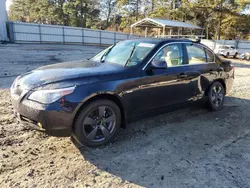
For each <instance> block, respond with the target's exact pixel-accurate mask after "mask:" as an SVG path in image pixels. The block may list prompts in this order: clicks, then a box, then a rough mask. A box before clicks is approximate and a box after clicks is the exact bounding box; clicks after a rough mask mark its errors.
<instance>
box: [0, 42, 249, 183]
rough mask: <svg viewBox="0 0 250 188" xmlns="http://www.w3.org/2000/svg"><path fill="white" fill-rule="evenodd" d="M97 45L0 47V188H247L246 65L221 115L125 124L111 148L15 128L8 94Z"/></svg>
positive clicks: (203, 112)
mask: <svg viewBox="0 0 250 188" xmlns="http://www.w3.org/2000/svg"><path fill="white" fill-rule="evenodd" d="M99 50H100V48H95V47H83V46H59V45H58V46H56V45H51V46H50V45H42V46H39V45H12V46H0V65H1V70H0V76H1V77H0V79H1V82H0V88H1V89H0V187H3V188H5V187H115V188H117V187H171V188H172V187H213V188H214V187H225V188H226V187H227V188H228V187H244V188H245V187H250V147H249V145H250V114H249V109H250V92H249V89H250V63H249V62H244V61H239V60H234V65H235V66H236V79H235V83H234V87H233V89H232V91H231V93H230V94H229V95H228V96H227V98H226V101H225V106H224V108H223V109H222V110H220V111H218V112H210V111H208V110H207V109H205V108H201V107H191V108H188V109H183V110H179V111H175V112H171V113H166V114H162V115H159V116H156V117H152V118H148V119H143V120H140V121H137V122H135V123H132V124H129V126H128V129H127V130H123V131H122V132H121V133H120V135H119V136H118V138H117V139H116V140H115V141H114V142H113V143H112V144H110V145H108V146H104V147H102V148H98V149H89V148H82V149H81V150H78V149H77V148H76V147H75V146H74V144H73V143H72V142H71V141H70V139H69V138H56V137H50V136H47V135H45V134H43V133H40V132H37V131H33V130H29V129H27V128H25V127H23V126H22V125H21V124H18V123H17V121H16V119H15V118H14V115H13V114H12V106H11V103H10V94H9V90H8V89H7V88H8V87H9V86H10V83H11V82H12V81H13V78H14V77H13V76H16V75H17V74H20V73H23V72H24V71H26V70H30V69H33V68H35V67H37V66H40V65H43V64H49V63H55V62H61V61H64V60H74V59H78V58H87V56H91V55H92V53H96V52H98V51H99Z"/></svg>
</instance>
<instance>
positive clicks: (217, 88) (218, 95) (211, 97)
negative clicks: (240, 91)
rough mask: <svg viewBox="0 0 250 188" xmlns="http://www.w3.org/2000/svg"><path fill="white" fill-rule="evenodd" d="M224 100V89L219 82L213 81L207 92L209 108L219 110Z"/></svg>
mask: <svg viewBox="0 0 250 188" xmlns="http://www.w3.org/2000/svg"><path fill="white" fill-rule="evenodd" d="M224 99H225V89H224V87H223V85H222V84H221V83H220V82H218V81H215V82H214V83H213V84H212V85H211V86H210V87H209V90H208V105H209V108H210V109H212V110H214V111H216V110H219V109H220V108H221V107H222V106H223V104H224Z"/></svg>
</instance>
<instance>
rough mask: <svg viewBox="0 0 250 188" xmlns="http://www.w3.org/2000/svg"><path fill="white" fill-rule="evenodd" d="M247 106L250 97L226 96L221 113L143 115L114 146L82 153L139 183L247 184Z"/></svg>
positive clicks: (193, 111)
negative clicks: (146, 116) (145, 117)
mask: <svg viewBox="0 0 250 188" xmlns="http://www.w3.org/2000/svg"><path fill="white" fill-rule="evenodd" d="M249 107H250V101H249V100H245V99H239V98H233V97H227V99H226V103H225V107H224V108H223V109H222V110H220V111H218V112H210V111H208V110H206V109H204V108H200V107H192V108H188V109H184V110H179V111H175V112H171V113H166V114H162V115H159V116H156V117H152V118H149V119H144V120H141V121H138V122H136V123H132V124H130V125H129V128H128V129H127V130H126V131H122V132H121V133H120V135H119V137H118V138H117V139H116V140H115V141H114V142H113V143H112V144H111V145H109V146H105V147H103V148H99V149H88V148H81V149H80V151H81V153H82V155H83V156H84V158H85V159H86V160H88V161H89V162H90V163H92V164H94V165H95V166H97V167H98V168H99V169H101V170H104V171H107V172H109V173H111V174H113V175H115V176H118V177H120V178H121V179H122V180H124V181H125V180H127V181H129V182H132V183H134V184H137V185H140V186H145V187H183V186H184V187H186V186H191V187H205V186H208V187H210V186H211V187H232V186H233V187H234V186H236V187H249V186H250V181H249V180H250V177H249V175H247V174H249V171H250V170H249V169H250V149H249V147H248V146H249V144H250V137H249V130H250V129H249V122H250V117H249V116H248V113H247V111H246V110H245V109H249ZM248 137H249V138H248ZM242 138H244V139H242ZM241 140H243V144H239V143H240V142H241ZM246 172H247V173H246Z"/></svg>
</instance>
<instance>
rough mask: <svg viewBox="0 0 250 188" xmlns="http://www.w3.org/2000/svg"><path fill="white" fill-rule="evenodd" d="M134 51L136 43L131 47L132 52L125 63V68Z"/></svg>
mask: <svg viewBox="0 0 250 188" xmlns="http://www.w3.org/2000/svg"><path fill="white" fill-rule="evenodd" d="M135 49H136V43H135V44H134V46H133V48H132V51H131V53H130V55H129V57H128V59H127V61H126V63H125V67H126V66H127V64H128V62H129V61H130V59H131V58H132V56H133V54H134V52H135Z"/></svg>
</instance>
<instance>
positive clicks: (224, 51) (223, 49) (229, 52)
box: [214, 45, 238, 58]
mask: <svg viewBox="0 0 250 188" xmlns="http://www.w3.org/2000/svg"><path fill="white" fill-rule="evenodd" d="M214 52H215V53H216V54H218V55H222V56H224V57H226V58H229V57H230V56H231V57H233V58H236V57H237V55H238V50H237V49H236V48H235V46H232V45H222V46H219V47H218V48H216V49H215V50H214Z"/></svg>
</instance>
